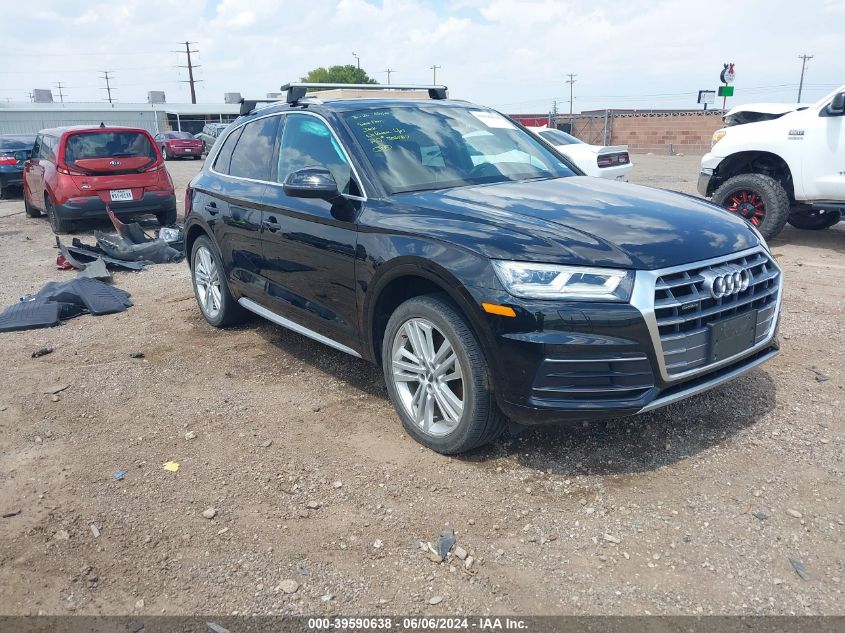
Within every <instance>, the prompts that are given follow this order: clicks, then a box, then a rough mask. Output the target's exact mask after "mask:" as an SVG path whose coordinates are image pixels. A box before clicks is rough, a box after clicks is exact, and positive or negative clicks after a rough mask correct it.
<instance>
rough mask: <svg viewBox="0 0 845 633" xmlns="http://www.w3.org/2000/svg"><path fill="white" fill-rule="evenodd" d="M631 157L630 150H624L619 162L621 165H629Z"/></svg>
mask: <svg viewBox="0 0 845 633" xmlns="http://www.w3.org/2000/svg"><path fill="white" fill-rule="evenodd" d="M630 160H631V159H630V157H629V156H628V152H622V153H621V154H619V164H620V165H627V164H628V163H629V162H630Z"/></svg>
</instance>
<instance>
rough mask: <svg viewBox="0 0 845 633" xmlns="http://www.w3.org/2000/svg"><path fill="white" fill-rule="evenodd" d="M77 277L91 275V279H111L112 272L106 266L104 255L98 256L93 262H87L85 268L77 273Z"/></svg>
mask: <svg viewBox="0 0 845 633" xmlns="http://www.w3.org/2000/svg"><path fill="white" fill-rule="evenodd" d="M76 276H77V277H90V278H91V279H99V280H101V281H111V273H110V272H109V269H108V268H106V262H105V261H103V258H102V257H98V258H97V259H95V260H94V261H93V262H90V263H88V264H85V268H83V269H82V270H80V271H79V272H78V273H76Z"/></svg>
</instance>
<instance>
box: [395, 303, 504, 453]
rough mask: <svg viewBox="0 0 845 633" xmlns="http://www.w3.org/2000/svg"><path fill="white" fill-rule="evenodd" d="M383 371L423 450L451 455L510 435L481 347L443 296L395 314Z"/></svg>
mask: <svg viewBox="0 0 845 633" xmlns="http://www.w3.org/2000/svg"><path fill="white" fill-rule="evenodd" d="M382 366H383V369H384V378H385V382H386V383H387V390H388V393H389V394H390V399H391V401H392V402H393V406H394V407H395V408H396V411H397V413H398V414H399V418H400V419H401V420H402V425H403V426H404V427H405V430H406V431H407V432H408V434H410V435H411V437H413V438H414V439H416V440H417V441H418V442H419V443H420V444H422V445H424V446H426V447H428V448H430V449H432V450H434V451H437V452H438V453H444V454H447V455H452V454H456V453H462V452H465V451H468V450H471V449H473V448H476V447H478V446H481V445H483V444H487V443H488V442H491V441H493V440H494V439H495V438H496V437H498V436H499V435H500V434H501V433H502V432H503V431H504V429H505V418H504V416H503V415H502V413H501V412H500V411H499V408H498V406H497V405H496V400H495V397H494V396H493V390H492V386H491V380H490V371H489V368H488V365H487V360H486V359H485V358H484V354H483V353H482V351H481V346H480V345H479V344H478V341H477V340H476V338H475V335H474V334H473V333H472V331H471V330H470V328H469V325H468V324H467V322H466V320H465V319H464V318H463V317H462V316H461V315H460V314H459V313H458V312H457V311H456V310H455V308H454V307H452V305H451V304H450V303H449V302H448V301H446V300H444V299H443V298H441V297H439V296H437V295H429V296H422V297H415V298H413V299H409V300H408V301H406V302H405V303H403V304H402V305H400V306H399V307H398V308H397V309H396V311H395V312H394V313H393V314H392V315H391V317H390V320H389V321H388V323H387V328H386V331H385V335H384V340H383V343H382Z"/></svg>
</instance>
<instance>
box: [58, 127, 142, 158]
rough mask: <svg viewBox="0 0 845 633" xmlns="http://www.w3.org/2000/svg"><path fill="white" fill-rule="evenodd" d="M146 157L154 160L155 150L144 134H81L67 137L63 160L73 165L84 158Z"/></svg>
mask: <svg viewBox="0 0 845 633" xmlns="http://www.w3.org/2000/svg"><path fill="white" fill-rule="evenodd" d="M130 156H146V157H148V158H149V159H150V160H155V159H156V153H155V149H153V146H152V143H150V141H149V139H148V138H147V135H146V134H141V133H140V132H83V133H81V134H73V135H71V136H69V137H68V139H67V145H66V146H65V160H66V161H67V162H68V163H73V162H74V161H77V160H82V159H84V158H114V157H121V158H128V157H130Z"/></svg>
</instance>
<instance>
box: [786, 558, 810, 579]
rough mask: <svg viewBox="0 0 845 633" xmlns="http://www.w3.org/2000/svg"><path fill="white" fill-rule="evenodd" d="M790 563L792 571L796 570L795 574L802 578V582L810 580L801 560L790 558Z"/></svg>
mask: <svg viewBox="0 0 845 633" xmlns="http://www.w3.org/2000/svg"><path fill="white" fill-rule="evenodd" d="M789 562H790V564H791V565H792V569H794V570H795V573H796V574H798V576H800V578H801V580H809V578H810V577H809V576H808V575H807V570H806V569H805V568H804V565H803V563H802V562H801V561H800V560H795V559H794V558H790V559H789Z"/></svg>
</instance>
